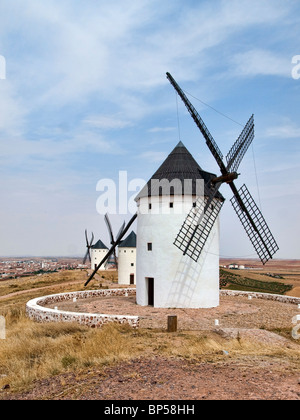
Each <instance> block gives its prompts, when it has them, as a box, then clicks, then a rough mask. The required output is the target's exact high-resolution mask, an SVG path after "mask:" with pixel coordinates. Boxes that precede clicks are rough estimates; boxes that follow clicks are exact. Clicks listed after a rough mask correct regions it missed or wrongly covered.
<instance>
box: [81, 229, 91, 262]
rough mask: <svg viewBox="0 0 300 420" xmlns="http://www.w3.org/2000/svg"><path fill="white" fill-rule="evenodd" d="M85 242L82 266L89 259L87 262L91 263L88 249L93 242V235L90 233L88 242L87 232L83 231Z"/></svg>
mask: <svg viewBox="0 0 300 420" xmlns="http://www.w3.org/2000/svg"><path fill="white" fill-rule="evenodd" d="M85 240H86V247H87V251H86V254H85V256H84V258H83V261H82V264H83V265H85V263H86V261H87V259H89V261H90V262H91V252H90V249H91V247H92V246H93V242H94V234H93V233H92V238H91V240H90V241H89V240H88V234H87V230H85Z"/></svg>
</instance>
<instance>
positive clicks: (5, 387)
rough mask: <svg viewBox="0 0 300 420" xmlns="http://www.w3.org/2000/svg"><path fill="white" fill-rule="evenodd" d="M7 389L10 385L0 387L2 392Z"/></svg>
mask: <svg viewBox="0 0 300 420" xmlns="http://www.w3.org/2000/svg"><path fill="white" fill-rule="evenodd" d="M7 389H10V385H9V384H6V385H4V386H3V387H2V391H5V390H7Z"/></svg>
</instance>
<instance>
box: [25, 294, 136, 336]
mask: <svg viewBox="0 0 300 420" xmlns="http://www.w3.org/2000/svg"><path fill="white" fill-rule="evenodd" d="M135 293H136V289H107V290H91V291H84V292H72V293H59V294H56V295H50V296H44V297H40V298H36V299H32V300H30V301H29V302H27V304H26V313H27V315H28V317H29V318H30V319H32V320H34V321H37V322H78V323H79V324H81V325H87V326H89V327H92V328H100V327H102V326H103V325H104V324H107V323H109V322H116V323H118V324H129V325H130V326H131V327H132V328H138V327H139V321H140V318H139V317H138V316H130V315H108V314H93V313H81V312H67V311H60V310H56V309H50V308H45V307H43V306H42V305H47V304H49V303H59V302H63V301H67V300H71V299H74V298H76V299H87V298H90V297H96V296H103V297H104V296H126V295H127V296H130V295H135Z"/></svg>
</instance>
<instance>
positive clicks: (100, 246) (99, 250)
mask: <svg viewBox="0 0 300 420" xmlns="http://www.w3.org/2000/svg"><path fill="white" fill-rule="evenodd" d="M90 249H91V268H92V270H94V269H95V268H96V267H97V266H98V264H99V263H100V261H102V260H103V258H105V257H106V255H107V254H108V251H109V249H108V248H107V246H106V245H105V244H104V243H103V242H102V241H101V239H99V241H98V242H96V243H95V245H92V246H91V248H90ZM107 267H108V265H107V264H104V265H103V266H102V270H106V269H107Z"/></svg>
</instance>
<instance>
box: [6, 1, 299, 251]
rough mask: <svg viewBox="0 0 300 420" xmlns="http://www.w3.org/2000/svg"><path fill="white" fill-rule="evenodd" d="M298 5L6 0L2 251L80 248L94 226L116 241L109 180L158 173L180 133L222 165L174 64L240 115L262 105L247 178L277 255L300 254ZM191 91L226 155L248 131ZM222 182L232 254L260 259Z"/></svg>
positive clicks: (196, 151) (205, 163)
mask: <svg viewBox="0 0 300 420" xmlns="http://www.w3.org/2000/svg"><path fill="white" fill-rule="evenodd" d="M299 13H300V5H299V2H298V1H291V0H285V1H283V0H281V1H279V0H271V1H269V0H268V1H264V0H260V1H257V0H254V1H248V0H247V1H245V0H239V1H237V0H223V1H221V0H210V1H201V0H200V1H199V0H198V1H194V0H185V1H182V0H172V1H171V0H160V1H157V0H130V1H129V0H110V1H103V0H98V1H92V0H85V1H80V0H63V1H58V0H43V1H40V0H22V1H21V0H14V1H9V0H2V2H1V5H0V55H1V56H3V57H4V58H5V61H6V79H5V80H1V79H0V174H1V178H0V197H1V206H0V220H1V225H0V238H1V239H0V255H3V256H8V255H24V254H26V255H74V254H83V253H84V246H85V243H84V229H85V228H88V230H89V231H91V230H93V231H94V233H95V235H96V237H99V238H100V237H101V239H102V240H104V241H106V242H108V241H107V233H106V227H105V225H104V221H103V216H102V215H99V214H98V213H97V211H96V202H97V199H98V197H99V192H97V191H96V186H97V183H98V181H99V180H100V179H103V178H111V179H113V180H116V181H117V179H118V174H119V171H120V170H123V171H128V177H129V179H134V178H142V179H144V180H145V181H147V180H148V179H149V178H150V177H151V176H152V174H153V173H154V172H155V171H156V169H157V168H158V166H159V165H160V164H161V163H162V161H163V160H164V159H165V158H166V157H167V155H168V154H169V153H170V152H171V151H172V149H173V148H174V147H175V146H176V144H177V143H178V141H179V138H180V140H182V141H183V143H184V144H185V145H186V147H187V148H188V149H189V150H190V152H191V153H192V154H193V156H194V157H195V158H196V160H197V161H198V162H199V164H200V166H201V167H202V168H203V169H205V170H207V171H210V172H215V173H218V168H217V166H216V163H215V162H214V160H213V158H212V157H211V156H210V153H209V151H208V150H207V147H206V145H205V143H204V141H203V139H202V137H201V135H200V132H199V131H198V129H197V128H196V126H195V124H194V122H193V121H192V119H191V118H190V116H189V114H188V113H187V111H186V110H185V108H184V105H183V104H182V103H180V101H178V116H179V126H180V132H179V130H178V119H177V104H176V95H175V92H174V89H173V88H172V86H171V85H170V83H169V82H168V81H167V79H166V72H167V71H168V72H170V73H171V74H172V75H173V77H174V78H175V79H176V80H177V82H178V83H179V84H180V86H181V87H182V88H183V89H184V90H185V91H186V92H189V93H190V94H192V95H193V96H194V97H195V98H199V99H201V100H202V101H203V102H205V103H207V104H209V105H211V106H212V107H213V108H215V109H217V110H219V111H220V112H222V113H224V114H226V115H227V116H229V117H230V118H232V120H234V121H237V122H238V123H240V124H245V123H246V122H247V120H248V119H249V117H250V116H251V114H254V115H255V124H256V135H255V141H254V144H253V148H250V149H249V151H248V153H247V155H246V157H245V159H244V161H243V163H242V165H241V167H240V172H241V177H240V179H239V180H238V181H237V186H241V185H242V184H243V183H246V185H247V186H248V188H249V189H250V191H251V193H252V195H253V196H254V198H255V200H256V201H257V202H258V203H260V205H261V208H262V211H263V214H264V216H265V218H266V220H267V222H268V224H269V226H270V228H271V230H272V232H273V234H274V236H275V237H276V240H277V242H278V244H279V246H280V251H279V252H278V254H276V257H278V258H299V256H300V252H299V251H300V249H299V248H300V247H299V240H298V238H299V236H300V228H299V189H300V188H299V166H300V163H299V162H300V159H299V158H300V147H299V138H300V122H299V94H300V79H298V80H296V79H294V78H293V77H292V69H293V66H294V64H292V58H293V57H294V56H295V55H298V54H300V49H299V39H300V33H299V32H300V27H299ZM299 73H300V72H299ZM190 100H191V101H192V103H193V104H194V106H195V107H196V108H197V110H198V111H199V113H200V114H201V116H202V118H203V119H204V121H205V122H206V125H207V127H208V128H209V130H210V131H211V133H212V135H213V136H214V138H215V140H216V142H217V143H218V145H219V147H220V148H221V150H222V152H223V154H224V155H226V154H227V152H228V150H229V149H230V147H231V146H232V144H233V143H234V141H235V140H236V138H237V137H238V135H239V134H240V131H241V129H242V127H241V126H240V125H238V124H236V123H234V122H233V121H231V120H229V119H227V118H224V117H223V116H221V115H220V114H218V113H216V112H214V111H213V110H212V109H211V108H208V107H206V106H205V105H203V103H201V102H200V101H198V100H196V99H194V98H193V97H190ZM255 168H256V171H255ZM257 179H258V185H259V187H257V181H256V180H257ZM221 192H222V193H223V195H224V196H225V197H226V199H228V200H227V202H226V204H225V206H224V207H223V209H222V214H221V255H222V256H231V257H234V256H237V257H239V256H255V252H254V251H253V249H252V246H251V244H250V243H249V241H248V239H247V237H246V234H245V233H244V231H243V229H242V227H241V226H240V224H239V221H238V219H237V217H236V215H235V213H234V211H233V209H232V207H231V204H230V202H229V199H230V198H231V193H230V190H229V188H228V187H227V186H226V185H224V186H223V187H222V190H221ZM125 218H126V220H128V218H129V216H127V217H125ZM123 219H124V216H118V215H114V216H112V222H113V224H114V227H115V230H118V228H119V225H120V223H121V220H123Z"/></svg>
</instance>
